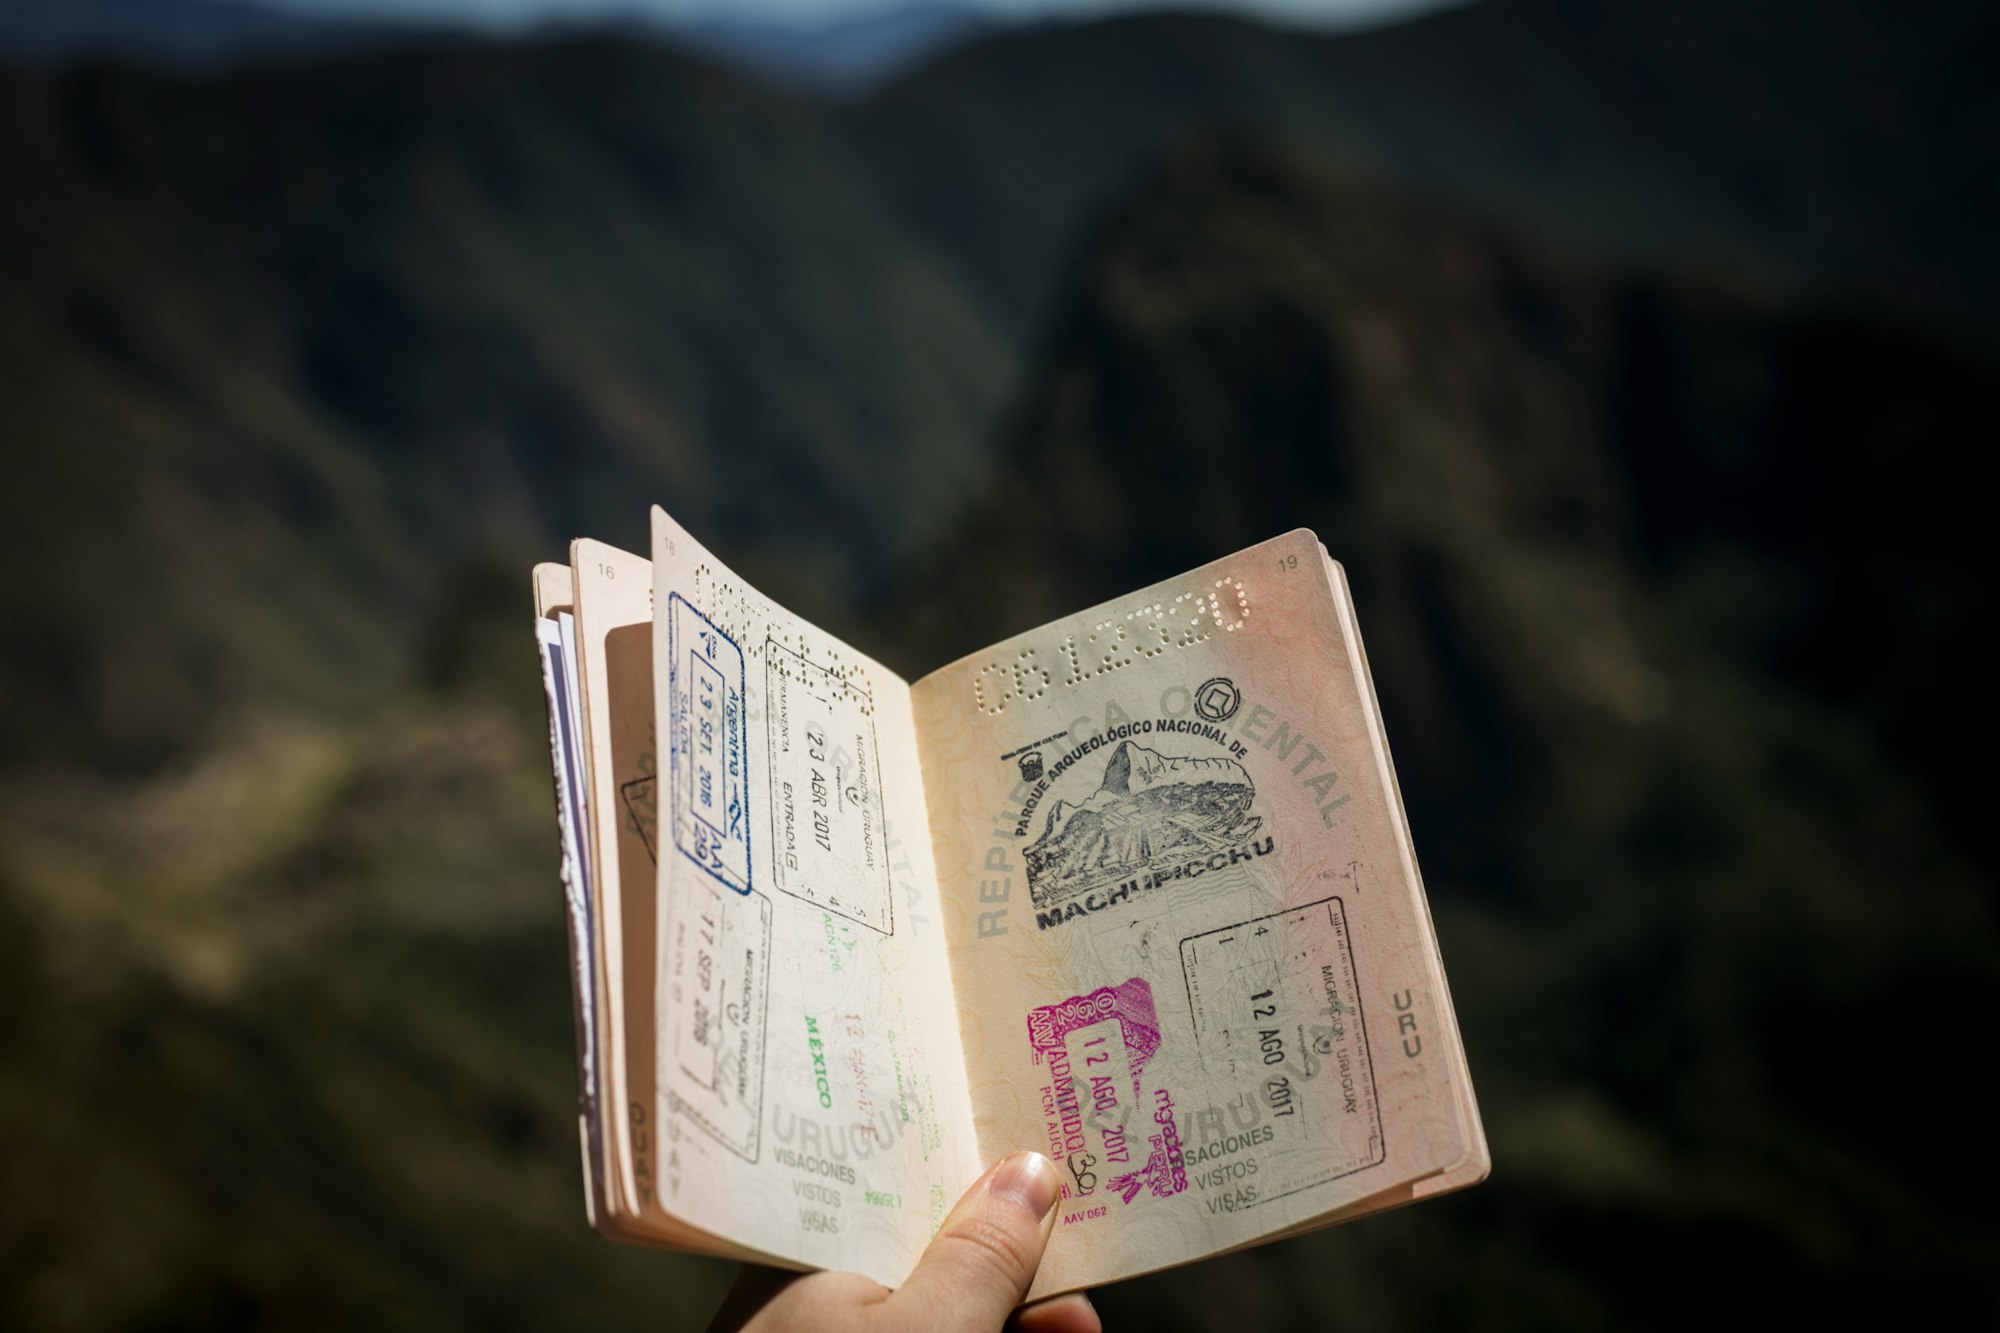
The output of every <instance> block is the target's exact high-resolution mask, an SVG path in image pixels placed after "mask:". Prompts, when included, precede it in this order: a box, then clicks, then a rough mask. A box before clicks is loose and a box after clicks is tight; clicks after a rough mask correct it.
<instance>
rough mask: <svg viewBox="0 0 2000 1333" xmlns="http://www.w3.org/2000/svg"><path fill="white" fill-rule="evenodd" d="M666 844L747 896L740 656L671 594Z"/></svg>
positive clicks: (747, 806) (745, 757)
mask: <svg viewBox="0 0 2000 1333" xmlns="http://www.w3.org/2000/svg"><path fill="white" fill-rule="evenodd" d="M667 601H668V610H667V614H668V617H669V619H668V622H667V624H668V631H667V632H668V643H669V645H670V648H669V652H670V657H669V660H668V666H667V688H668V698H669V706H670V708H671V712H672V716H671V717H670V718H669V719H668V733H667V734H668V749H669V759H670V764H671V768H672V772H673V784H672V786H673V817H674V845H675V846H677V847H679V848H680V849H681V852H682V853H683V854H684V855H686V856H687V858H688V859H689V860H690V861H693V862H694V863H695V864H696V865H698V866H700V867H701V868H702V869H703V870H705V871H707V872H708V874H709V875H710V876H711V877H713V878H714V879H715V881H716V882H717V883H719V884H723V885H725V886H727V887H728V888H730V889H733V890H734V891H735V892H737V893H746V894H747V893H749V892H750V782H749V762H750V746H749V741H748V721H747V712H748V701H747V700H746V698H745V696H744V687H743V650H742V649H741V648H739V647H737V646H736V641H735V640H734V639H732V638H730V637H729V636H728V635H727V634H724V633H723V632H722V631H721V630H719V629H717V628H716V627H715V624H714V623H713V622H712V621H710V620H709V618H708V617H707V616H704V615H703V614H702V613H701V612H699V611H697V610H695V609H694V607H692V606H690V605H689V604H688V603H687V602H686V601H685V600H684V599H683V598H682V597H681V595H680V594H679V593H673V594H671V595H670V596H669V597H668V599H667Z"/></svg>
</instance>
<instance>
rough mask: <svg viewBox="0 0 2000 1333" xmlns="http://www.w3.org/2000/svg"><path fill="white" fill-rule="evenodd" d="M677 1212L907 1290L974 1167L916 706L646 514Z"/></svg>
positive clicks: (662, 983)
mask: <svg viewBox="0 0 2000 1333" xmlns="http://www.w3.org/2000/svg"><path fill="white" fill-rule="evenodd" d="M652 556H653V589H654V596H653V636H654V638H653V661H654V683H655V716H656V719H657V721H658V725H659V729H660V732H661V734H662V738H663V740H664V745H665V754H664V755H663V756H662V757H661V773H662V777H663V779H664V791H663V793H662V794H661V796H660V804H659V808H658V814H657V837H658V839H659V862H658V872H657V873H658V886H659V902H660V904H661V911H660V913H659V930H658V938H657V948H658V955H657V966H658V983H657V984H658V988H659V998H658V1002H657V1003H658V1023H657V1042H658V1048H657V1056H658V1058H657V1069H658V1074H657V1078H658V1083H659V1087H660V1101H661V1104H660V1106H659V1108H658V1111H659V1113H658V1115H657V1117H656V1119H657V1122H658V1123H660V1124H662V1125H664V1126H666V1127H667V1129H668V1132H669V1135H670V1137H669V1140H668V1142H667V1143H666V1144H665V1145H664V1149H663V1151H662V1152H661V1154H660V1161H659V1164H658V1166H657V1168H656V1169H657V1173H658V1174H657V1182H656V1183H657V1188H658V1190H659V1197H660V1199H661V1201H662V1203H663V1204H664V1205H665V1206H666V1207H667V1208H669V1209H670V1210H671V1211H672V1212H673V1213H675V1214H676V1215H677V1216H679V1217H681V1218H683V1219H685V1220H686V1221H687V1222H689V1223H691V1224H692V1225H694V1226H697V1227H699V1228H701V1229H702V1230H704V1231H708V1232H711V1233H713V1234H715V1235H718V1236H721V1237H724V1238H726V1239H728V1240H730V1241H733V1242H735V1243H736V1244H739V1245H742V1246H747V1247H749V1248H752V1249H756V1250H760V1251H763V1252H765V1253H768V1254H771V1255H774V1256H778V1257H780V1258H782V1259H785V1260H788V1261H790V1262H793V1263H797V1264H800V1265H802V1266H810V1267H815V1268H834V1269H847V1270H852V1271H855V1272H860V1273H864V1274H867V1275H868V1276H870V1277H873V1278H875V1279H877V1280H878V1281H881V1282H884V1283H888V1284H891V1285H894V1284H895V1283H898V1282H900V1281H901V1280H902V1279H903V1278H904V1277H905V1276H907V1274H908V1273H909V1270H910V1268H911V1267H912V1266H913V1265H914V1263H915V1262H916V1259H917V1256H918V1255H919V1254H921V1252H922V1250H923V1248H924V1246H925V1245H926V1244H927V1243H928V1242H929V1240H930V1237H931V1235H932V1233H933V1232H934V1231H935V1229H936V1227H937V1225H938V1223H939V1222H940V1221H941V1220H942V1219H943V1217H944V1214H945V1212H946V1211H947V1210H948V1209H949V1208H950V1206H951V1205H952V1204H953V1203H955V1202H957V1200H958V1197H959V1195H960V1193H961V1192H962V1191H963V1190H964V1189H965V1187H966V1186H967V1185H969V1184H970V1183H971V1182H972V1180H973V1179H974V1178H975V1177H976V1176H977V1175H978V1173H979V1171H980V1169H981V1162H980V1160H979V1154H978V1150H977V1144H976V1143H975V1141H974V1136H973V1132H972V1115H971V1106H970V1100H969V1096H968V1091H967V1087H966V1080H965V1060H964V1052H963V1048H962V1047H961V1045H960V1041H959V1029H958V1017H957V1004H956V1002H955V999H954V994H953V987H952V976H951V971H950V966H949V964H948V962H947V961H946V956H945V950H944V943H943V911H942V907H941V904H940V903H939V901H938V897H937V877H936V873H935V871H934V869H933V866H932V861H931V848H930V840H929V825H928V820H927V817H926V813H925V809H924V793H923V780H922V776H921V770H920V767H919V763H918V758H917V744H916V735H915V732H914V729H913V727H912V725H911V719H910V705H909V688H908V686H907V685H906V684H905V683H904V682H903V681H902V680H901V679H900V678H898V677H897V676H896V675H894V673H892V672H890V671H888V670H887V669H886V668H884V667H882V666H881V665H879V664H878V663H875V662H873V661H870V660H869V659H868V658H866V657H865V656H863V655H862V654H860V653H858V652H856V651H855V650H854V649H852V648H850V647H848V646H847V645H846V644H843V643H841V642H839V641H838V640H835V639H833V638H832V637H830V636H828V635H826V634H823V633H821V632H820V631H819V630H817V629H815V628H814V627H812V626H811V625H808V624H806V623H804V622H803V621H801V620H799V619H798V618H797V617H795V616H793V615H791V614H790V613H789V612H787V611H785V610H784V609H783V608H781V607H779V606H777V605H775V604H774V603H772V602H771V601H770V600H769V599H767V598H765V597H763V596H762V595H760V594H759V593H757V592H756V591H755V590H754V589H752V588H750V587H749V586H748V585H747V584H745V583H744V582H743V581H742V580H741V579H739V578H738V577H736V576H735V575H734V574H733V573H731V572H730V571H729V570H728V569H726V568H725V567H723V565H722V564H721V563H720V562H719V561H717V560H716V558H715V557H714V556H713V555H711V554H710V553H709V552H708V551H706V550H705V549H704V548H702V547H701V546H700V545H699V544H698V543H696V542H695V541H694V539H693V538H691V537H690V536H688V534H687V533H686V532H685V531H684V530H683V529H682V528H681V527H680V526H679V525H678V524H676V523H675V522H674V521H673V520H672V519H670V518H668V517H667V515H666V514H665V513H664V512H662V511H661V510H659V509H657V508H656V509H654V510H653V551H652Z"/></svg>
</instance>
